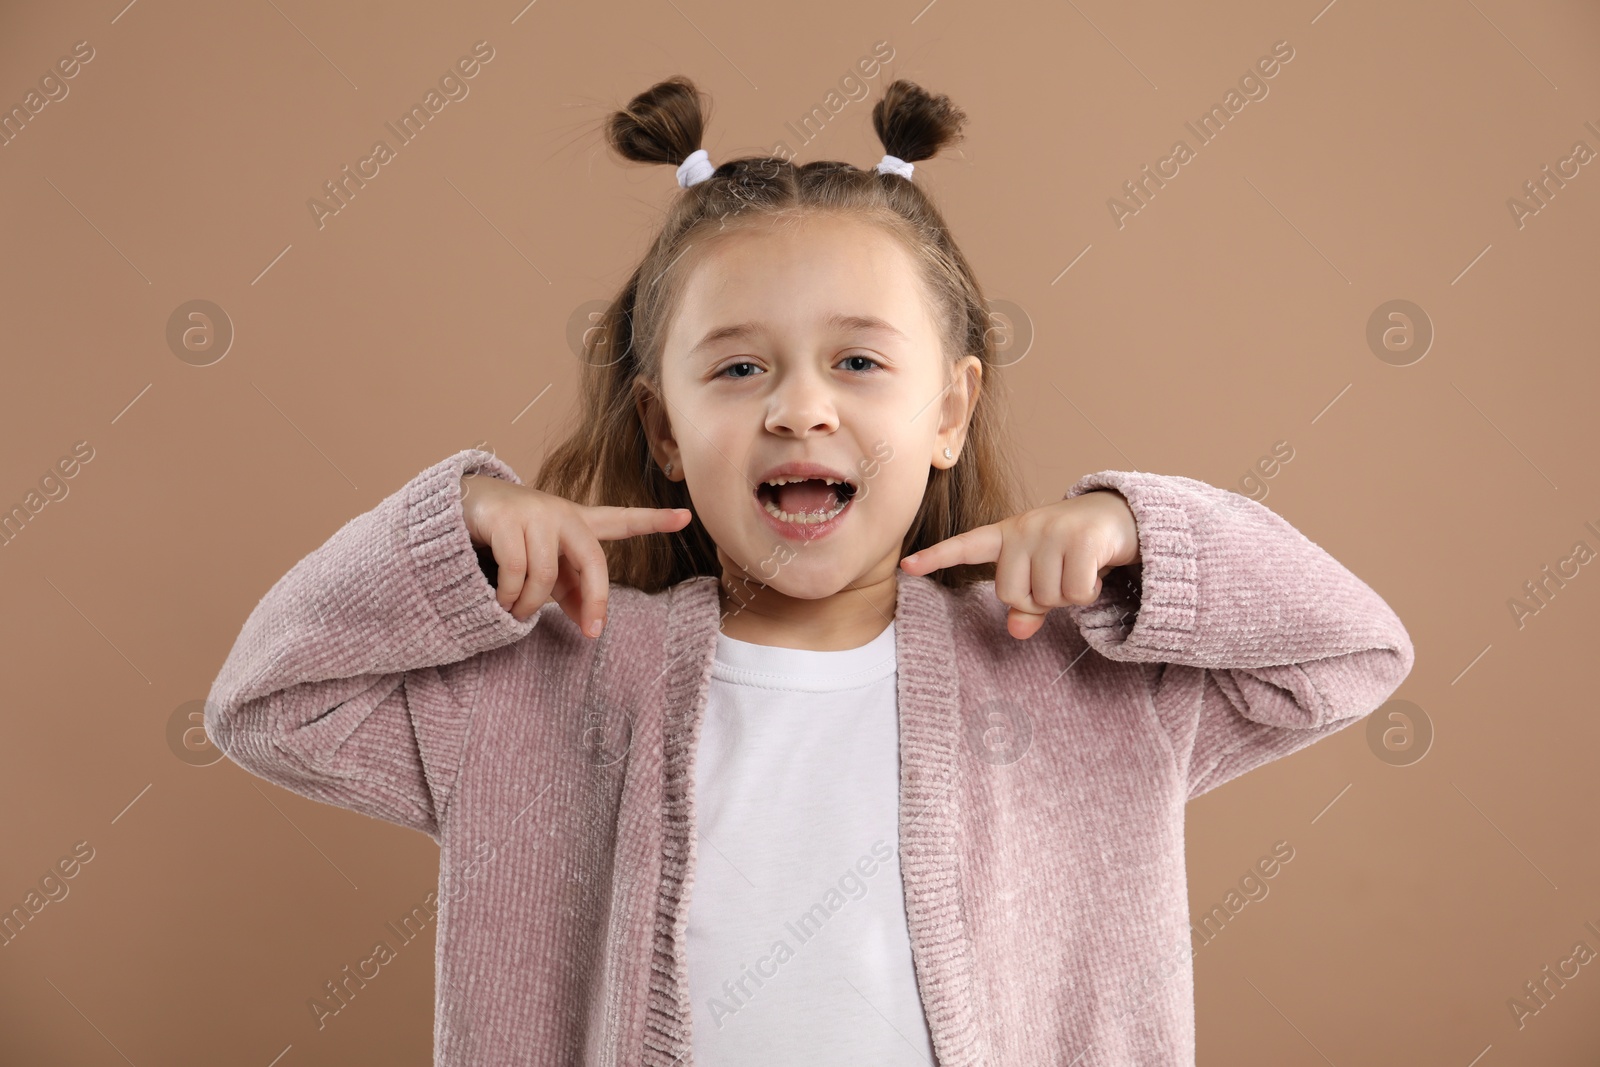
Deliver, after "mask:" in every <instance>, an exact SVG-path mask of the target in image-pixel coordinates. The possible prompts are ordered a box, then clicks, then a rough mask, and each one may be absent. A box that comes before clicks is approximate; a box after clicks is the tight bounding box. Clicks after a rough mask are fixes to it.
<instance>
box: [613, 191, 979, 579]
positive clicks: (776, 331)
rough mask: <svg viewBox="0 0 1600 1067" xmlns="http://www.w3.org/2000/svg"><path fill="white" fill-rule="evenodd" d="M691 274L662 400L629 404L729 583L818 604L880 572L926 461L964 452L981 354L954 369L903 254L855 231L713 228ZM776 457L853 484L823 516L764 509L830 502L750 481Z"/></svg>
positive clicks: (865, 229) (912, 506)
mask: <svg viewBox="0 0 1600 1067" xmlns="http://www.w3.org/2000/svg"><path fill="white" fill-rule="evenodd" d="M691 270H692V273H691V275H690V277H689V278H688V279H687V280H686V282H685V285H684V289H683V292H682V295H681V299H680V303H679V306H678V308H677V309H676V311H675V313H674V314H673V317H672V320H671V322H670V323H669V327H668V330H667V335H666V338H665V344H664V348H663V351H662V361H661V390H662V394H664V397H665V404H664V405H663V404H661V403H659V402H658V401H655V400H654V398H651V399H650V400H648V401H641V403H640V414H641V417H642V418H643V421H644V424H645V426H646V432H647V434H648V436H649V438H650V440H651V446H652V452H653V454H654V456H655V458H656V461H657V462H658V463H659V464H661V465H662V466H663V467H664V466H665V465H666V463H667V462H669V461H670V462H671V463H672V465H673V468H672V470H673V473H672V475H671V476H672V477H674V478H682V479H684V481H685V482H686V483H687V485H688V489H689V495H690V497H691V499H692V500H693V503H694V509H695V512H696V513H697V514H698V515H699V518H700V521H701V522H702V523H704V524H705V527H706V530H707V532H709V533H710V535H711V538H712V540H713V541H715V542H716V544H717V548H718V555H719V557H720V558H721V560H722V564H723V568H724V581H725V583H726V582H727V581H729V580H730V579H743V580H746V581H747V582H749V583H750V584H751V585H752V586H754V585H757V584H759V585H765V586H768V587H770V588H772V589H775V590H777V591H778V592H780V593H782V594H784V595H785V596H788V597H797V598H804V599H816V598H820V597H826V596H830V595H832V594H834V593H837V592H839V591H840V590H842V589H846V588H849V587H852V586H861V585H863V584H866V583H869V582H874V581H882V580H884V579H892V578H893V577H894V576H895V572H896V569H897V567H898V564H899V560H900V545H901V542H902V540H903V539H904V537H905V534H906V531H907V530H908V529H909V528H910V526H911V522H912V520H913V519H914V518H915V517H916V513H917V510H918V508H919V506H920V505H921V503H922V496H923V491H924V489H925V488H926V486H927V482H928V476H929V467H930V465H937V466H941V467H949V466H951V465H953V463H954V462H955V461H956V460H958V459H959V458H960V456H961V444H962V440H963V437H964V430H965V427H966V424H967V420H968V418H969V417H970V414H971V411H972V406H973V404H974V403H975V402H976V400H977V391H978V385H979V379H980V377H981V373H982V365H981V363H980V361H979V360H978V358H977V357H976V356H972V355H967V356H963V357H962V358H961V359H960V360H959V361H957V363H956V364H955V367H954V371H953V372H952V370H951V368H950V365H949V362H948V360H947V357H946V356H945V353H944V351H943V350H942V347H941V342H940V333H941V331H939V330H938V329H937V327H936V325H935V323H934V321H933V319H932V317H931V311H930V308H929V306H928V297H927V294H926V289H925V287H924V285H923V283H922V281H921V279H920V278H919V276H918V274H917V271H916V268H915V266H914V264H913V261H912V259H911V257H910V255H909V253H907V251H906V250H905V248H904V247H903V246H902V245H901V244H900V243H899V242H898V241H897V240H895V239H894V238H893V237H891V236H889V235H888V234H887V233H885V232H883V230H881V229H880V228H878V227H876V226H873V225H870V224H867V223H863V222H860V221H857V220H854V219H848V218H840V217H831V216H820V217H818V216H813V217H809V218H806V219H804V220H803V221H802V222H801V223H800V224H799V225H784V226H773V225H771V224H761V225H759V226H757V227H756V228H754V229H750V230H740V231H736V232H734V233H732V234H727V235H724V236H723V237H722V238H719V240H718V241H717V242H716V243H715V244H714V245H713V246H712V247H711V248H709V249H707V250H706V251H704V253H703V258H702V259H701V260H700V261H699V262H698V263H697V264H696V265H695V266H694V267H693V268H691ZM952 380H953V384H952ZM947 387H948V388H947ZM946 447H949V449H950V452H951V455H952V457H954V458H952V459H946V458H945V457H944V449H945V448H946ZM789 463H805V464H814V465H816V468H817V469H816V470H812V471H803V472H801V474H802V475H809V474H816V473H819V472H823V471H825V472H830V473H831V474H832V476H833V477H835V478H843V479H847V480H848V481H849V482H850V483H851V484H852V485H853V486H854V494H853V496H851V497H850V498H849V500H848V503H846V504H845V505H844V509H843V510H842V511H839V512H838V514H837V517H835V518H832V519H829V520H827V521H825V522H820V523H819V522H811V521H807V522H798V523H797V522H793V521H788V520H786V519H785V518H784V517H781V516H774V515H773V514H772V513H771V509H772V508H776V509H778V510H781V511H784V512H786V513H787V514H788V516H789V517H790V518H791V519H792V518H795V517H799V518H804V519H808V520H809V519H811V518H813V517H814V516H822V515H827V514H831V513H833V512H834V511H836V510H837V509H838V506H839V503H840V502H841V501H842V500H843V497H840V496H839V495H838V491H837V490H832V489H831V487H828V486H826V484H825V483H823V482H821V481H807V482H805V483H803V484H799V485H792V486H789V487H786V488H783V489H779V490H777V491H776V492H774V491H773V489H772V488H771V487H770V486H767V485H765V484H764V483H767V482H769V481H770V480H771V479H774V478H777V477H781V475H780V474H777V473H775V472H776V471H777V469H778V468H780V467H781V466H782V465H784V464H789ZM769 505H770V506H771V507H770V508H769Z"/></svg>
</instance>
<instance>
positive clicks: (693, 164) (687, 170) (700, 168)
mask: <svg viewBox="0 0 1600 1067" xmlns="http://www.w3.org/2000/svg"><path fill="white" fill-rule="evenodd" d="M716 169H717V168H716V167H713V166H712V165H711V154H710V153H709V152H707V151H706V150H705V149H704V148H696V149H695V150H694V151H693V152H690V153H689V158H688V159H685V160H684V161H683V162H682V163H679V164H678V184H679V185H681V186H682V187H683V188H685V189H687V188H689V186H691V185H693V184H694V183H695V182H703V181H705V180H706V179H707V178H709V177H711V172H712V171H714V170H716Z"/></svg>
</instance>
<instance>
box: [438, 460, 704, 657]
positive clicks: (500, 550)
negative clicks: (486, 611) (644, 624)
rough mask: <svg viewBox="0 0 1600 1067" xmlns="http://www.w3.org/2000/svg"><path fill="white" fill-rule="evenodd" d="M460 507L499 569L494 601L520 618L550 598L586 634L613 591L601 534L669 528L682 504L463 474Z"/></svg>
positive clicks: (677, 526)
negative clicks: (593, 496)
mask: <svg viewBox="0 0 1600 1067" xmlns="http://www.w3.org/2000/svg"><path fill="white" fill-rule="evenodd" d="M461 511H462V514H463V515H464V516H465V518H466V522H467V533H468V534H469V535H470V536H471V538H472V543H473V544H474V545H488V546H489V548H490V549H492V550H493V551H494V561H495V564H496V565H497V566H498V567H499V568H500V573H499V576H498V583H497V587H496V597H495V599H496V600H497V601H499V603H500V606H501V607H502V608H505V609H506V610H507V611H509V612H511V614H512V615H514V616H516V618H517V621H519V622H522V621H526V620H527V619H528V618H530V617H531V616H533V615H534V614H535V613H536V612H537V611H538V610H539V609H540V608H541V607H542V606H544V605H545V604H546V603H548V602H550V601H552V600H553V601H555V602H556V603H557V604H560V605H561V610H562V611H564V612H566V615H567V617H568V618H569V619H571V620H572V621H573V622H575V623H577V624H578V629H580V630H582V631H583V632H584V633H585V634H588V635H589V636H590V637H598V636H599V635H600V629H601V627H603V626H604V625H605V617H606V597H607V594H608V593H609V592H610V590H611V579H610V575H609V574H608V573H607V570H606V557H605V552H604V550H602V549H601V547H600V542H601V541H602V540H607V541H616V540H620V539H621V538H624V537H637V536H639V535H640V534H649V533H672V532H674V531H677V530H681V529H683V527H684V526H686V525H688V523H689V520H690V519H691V518H693V517H694V516H693V513H691V512H690V511H689V509H688V508H623V507H609V506H601V507H589V506H587V505H584V504H577V503H574V502H572V501H570V500H568V499H566V498H565V497H560V496H556V495H554V494H551V493H542V492H540V491H539V490H537V489H531V488H529V487H528V486H525V485H518V484H516V483H515V482H510V481H507V480H505V479H504V478H496V477H494V476H493V475H490V474H468V475H465V476H463V477H462V479H461Z"/></svg>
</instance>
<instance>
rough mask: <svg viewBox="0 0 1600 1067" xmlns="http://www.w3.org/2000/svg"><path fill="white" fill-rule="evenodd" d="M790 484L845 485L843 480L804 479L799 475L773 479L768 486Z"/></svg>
mask: <svg viewBox="0 0 1600 1067" xmlns="http://www.w3.org/2000/svg"><path fill="white" fill-rule="evenodd" d="M790 482H827V483H828V484H829V485H842V484H845V482H844V479H843V478H802V477H799V476H798V475H795V476H787V477H783V478H773V479H771V480H769V481H768V482H767V484H768V485H788V484H789V483H790Z"/></svg>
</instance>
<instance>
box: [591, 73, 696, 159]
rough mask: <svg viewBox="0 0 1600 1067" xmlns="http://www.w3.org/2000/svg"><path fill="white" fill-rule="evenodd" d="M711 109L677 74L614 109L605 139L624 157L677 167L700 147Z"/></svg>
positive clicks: (690, 82) (685, 80) (689, 84)
mask: <svg viewBox="0 0 1600 1067" xmlns="http://www.w3.org/2000/svg"><path fill="white" fill-rule="evenodd" d="M709 112H710V105H709V102H708V101H707V100H706V98H705V94H704V93H702V92H701V91H700V90H699V89H697V88H695V84H694V82H692V81H690V80H689V79H688V78H685V77H684V76H683V75H681V74H675V75H673V76H672V77H670V78H668V79H667V80H666V81H662V82H657V83H656V84H655V85H652V86H651V87H650V88H648V89H646V90H645V91H644V92H642V93H640V94H639V95H638V96H636V97H634V98H633V99H632V100H630V101H628V104H627V106H626V107H624V108H622V109H621V110H620V111H614V112H612V113H611V117H610V118H609V119H607V120H606V139H607V140H608V141H609V142H610V144H611V147H612V148H614V149H616V151H617V152H618V153H619V154H621V155H622V156H623V158H625V159H631V160H633V161H634V162H636V163H670V164H671V165H672V166H674V167H676V166H678V165H679V164H680V163H682V162H683V161H684V159H686V158H687V157H688V156H689V154H690V153H692V152H694V151H695V150H696V149H698V148H699V147H700V139H701V137H702V136H703V135H704V133H705V126H706V116H707V114H708V113H709Z"/></svg>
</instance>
